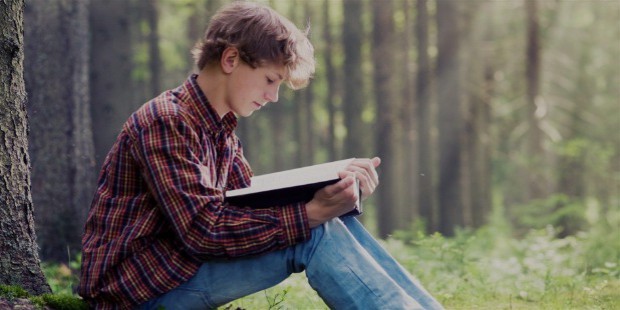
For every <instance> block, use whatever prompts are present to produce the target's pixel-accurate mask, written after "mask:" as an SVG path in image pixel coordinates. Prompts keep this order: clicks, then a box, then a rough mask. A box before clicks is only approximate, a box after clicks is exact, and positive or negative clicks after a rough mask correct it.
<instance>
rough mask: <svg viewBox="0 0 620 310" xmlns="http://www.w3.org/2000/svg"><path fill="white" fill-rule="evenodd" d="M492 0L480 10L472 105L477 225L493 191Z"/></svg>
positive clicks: (486, 211) (483, 217)
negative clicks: (478, 76)
mask: <svg viewBox="0 0 620 310" xmlns="http://www.w3.org/2000/svg"><path fill="white" fill-rule="evenodd" d="M493 8H494V3H493V2H487V3H485V4H483V7H482V10H483V13H484V16H485V17H486V20H484V23H482V24H483V26H482V27H483V29H484V30H482V32H483V34H482V42H481V44H480V47H481V50H480V54H481V55H482V57H481V58H482V62H483V64H482V84H481V85H480V87H479V89H480V90H479V91H478V92H476V94H478V95H477V96H476V97H475V99H476V101H475V109H474V115H475V119H474V130H475V132H476V134H475V137H476V140H475V146H474V147H473V152H474V155H473V157H474V162H473V163H472V165H473V168H472V172H473V179H472V195H471V196H472V197H471V198H472V204H473V214H472V218H473V221H474V222H473V225H474V227H480V226H482V225H483V224H484V223H486V218H487V217H488V216H489V215H490V213H491V209H492V207H491V204H492V192H491V187H492V185H491V177H492V166H491V161H492V158H491V145H492V141H491V129H492V128H491V115H492V113H491V112H492V107H493V105H492V103H493V102H492V100H493V97H494V95H495V66H496V64H495V59H496V57H495V49H494V42H495V32H494V28H493V21H494V19H495V18H496V17H495V15H494V14H493V11H492V9H493Z"/></svg>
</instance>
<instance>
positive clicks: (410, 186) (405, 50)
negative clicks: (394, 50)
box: [399, 0, 420, 224]
mask: <svg viewBox="0 0 620 310" xmlns="http://www.w3.org/2000/svg"><path fill="white" fill-rule="evenodd" d="M411 3H412V0H404V1H403V3H402V10H403V12H404V15H405V20H404V27H403V31H402V33H401V37H402V39H401V40H400V41H401V46H402V71H401V72H402V73H401V74H402V78H401V80H402V81H401V82H402V85H401V86H400V87H401V89H402V100H401V102H402V107H401V112H402V113H401V118H400V120H401V123H402V124H403V134H402V136H403V137H402V139H401V140H402V146H403V150H402V152H399V153H401V154H403V156H402V157H403V158H402V165H403V166H404V169H402V171H401V175H402V179H403V180H404V182H401V183H402V188H401V192H402V196H403V198H404V199H405V201H404V202H403V207H404V210H403V211H404V214H402V218H403V220H404V222H405V224H407V223H411V221H413V220H414V219H417V218H418V217H419V215H420V208H419V204H418V202H419V201H418V196H419V194H420V192H419V188H420V187H419V185H418V177H417V175H418V173H417V171H418V164H419V152H418V150H419V149H420V146H419V145H418V133H417V128H416V124H417V123H418V118H417V116H416V113H415V111H416V108H417V106H416V103H417V102H416V100H415V96H414V90H415V85H414V82H413V78H412V77H413V71H414V70H413V65H412V62H411V58H410V51H411V38H412V37H413V34H412V33H413V31H412V30H413V29H412V28H413V27H412V25H413V23H412V17H411Z"/></svg>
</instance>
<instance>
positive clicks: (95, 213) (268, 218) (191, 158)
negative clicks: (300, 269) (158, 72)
mask: <svg viewBox="0 0 620 310" xmlns="http://www.w3.org/2000/svg"><path fill="white" fill-rule="evenodd" d="M236 124H237V119H236V117H235V116H234V115H233V114H232V113H229V114H227V115H226V116H225V117H223V118H222V119H221V118H220V117H219V115H218V114H217V113H216V112H215V110H214V109H213V108H212V107H211V106H210V104H209V103H208V102H207V99H206V97H205V95H204V94H203V93H202V91H201V90H200V88H199V87H198V84H197V83H196V76H195V75H192V76H191V77H189V78H188V80H187V81H186V82H185V83H184V84H183V85H181V86H179V87H178V88H176V89H174V90H170V91H167V92H164V93H162V94H161V95H159V96H158V97H156V98H155V99H153V100H151V101H150V102H148V103H146V104H145V105H143V106H142V107H141V108H140V109H139V110H138V111H136V112H135V113H133V114H132V115H131V117H130V118H129V119H128V120H127V122H126V123H125V124H124V126H123V128H122V131H121V133H120V134H119V136H118V139H117V140H116V143H115V144H114V146H113V147H112V149H111V151H110V153H109V154H108V156H107V158H106V160H105V162H104V164H103V167H102V170H101V173H100V175H99V181H98V188H97V191H96V193H95V196H94V198H93V201H92V205H91V210H90V212H89V216H88V219H87V222H86V225H85V230H84V236H83V239H82V245H83V253H82V271H81V278H80V284H79V288H78V292H79V294H80V295H81V296H83V297H84V298H85V299H86V300H87V301H88V302H89V304H90V305H91V306H92V307H94V308H97V309H125V308H131V307H133V306H135V305H138V304H140V303H143V302H145V301H147V300H149V299H151V298H154V297H156V296H158V295H160V294H163V293H165V292H167V291H169V290H171V289H173V288H175V287H177V286H178V285H180V284H181V283H183V282H185V281H187V280H188V279H189V278H191V277H192V276H193V275H194V274H195V273H196V271H197V270H198V268H199V267H200V266H201V264H203V263H204V262H208V261H209V260H213V259H227V258H234V257H240V256H246V255H254V254H260V253H265V252H268V251H274V250H279V249H283V248H286V247H289V246H291V245H293V244H296V243H299V242H303V241H306V240H308V239H309V238H310V229H309V226H308V221H307V217H306V212H305V208H303V206H302V205H299V204H295V205H288V206H274V207H273V208H266V209H250V208H244V207H242V206H231V205H228V204H227V203H225V202H224V193H225V191H226V190H227V189H236V188H241V187H246V186H249V182H250V177H251V176H252V172H251V169H250V167H249V165H248V163H247V161H246V160H245V158H244V157H243V152H242V148H241V144H240V142H239V139H238V138H237V136H236V135H235V134H234V132H233V130H234V128H235V127H236Z"/></svg>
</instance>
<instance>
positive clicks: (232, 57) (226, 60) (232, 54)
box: [220, 47, 239, 74]
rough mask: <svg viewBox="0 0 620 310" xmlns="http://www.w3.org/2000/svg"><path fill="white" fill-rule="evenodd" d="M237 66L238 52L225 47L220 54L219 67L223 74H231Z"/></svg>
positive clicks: (233, 48) (235, 49) (232, 48)
mask: <svg viewBox="0 0 620 310" xmlns="http://www.w3.org/2000/svg"><path fill="white" fill-rule="evenodd" d="M238 64H239V50H238V49H237V48H235V47H227V48H226V49H225V50H224V52H222V58H221V59H220V66H221V67H222V71H224V73H227V74H228V73H231V72H232V71H233V70H234V69H235V67H237V65H238Z"/></svg>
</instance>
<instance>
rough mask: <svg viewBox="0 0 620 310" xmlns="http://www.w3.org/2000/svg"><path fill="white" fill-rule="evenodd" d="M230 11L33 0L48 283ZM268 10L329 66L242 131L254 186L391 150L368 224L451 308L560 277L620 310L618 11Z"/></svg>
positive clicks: (534, 0)
mask: <svg viewBox="0 0 620 310" xmlns="http://www.w3.org/2000/svg"><path fill="white" fill-rule="evenodd" d="M226 2H227V1H223V0H220V1H218V0H127V1H121V0H114V1H97V0H91V1H79V0H31V1H26V9H25V14H24V27H25V33H24V43H25V58H24V70H25V71H24V72H25V82H26V90H27V93H28V101H27V113H28V122H29V126H30V131H29V137H28V142H29V156H30V161H31V167H32V170H31V180H32V183H31V193H32V200H33V205H34V217H35V221H36V233H37V237H38V239H37V241H38V244H39V247H40V256H41V258H42V260H43V261H45V262H46V264H51V265H50V266H54V267H53V268H52V269H53V270H54V271H53V272H56V271H58V269H57V267H58V266H65V267H66V266H72V265H75V262H74V261H75V260H76V259H79V249H80V237H81V233H82V227H83V223H84V220H85V216H86V213H87V212H88V206H89V204H90V199H91V198H92V194H93V192H94V188H95V186H96V178H97V174H98V170H99V167H100V165H101V163H102V161H103V158H104V157H105V155H106V153H107V151H108V150H109V148H110V147H111V145H112V143H113V142H114V140H115V138H116V135H117V134H118V132H119V130H120V128H121V126H122V123H123V122H124V120H125V119H126V118H127V117H128V116H129V114H130V113H131V112H132V111H134V110H135V109H137V108H138V107H139V106H140V105H142V104H143V103H144V102H146V101H147V100H148V99H150V98H152V97H154V96H155V95H157V94H159V93H161V92H162V91H164V90H166V89H170V88H173V87H176V86H177V85H179V84H180V83H181V82H182V81H183V80H184V79H185V78H187V76H188V75H189V74H190V73H191V72H192V71H193V62H192V59H191V55H190V53H189V51H190V49H191V48H192V46H193V45H194V44H195V42H196V40H197V39H198V38H200V37H201V35H202V33H203V30H204V28H205V26H206V24H207V22H208V19H209V16H211V15H212V14H213V13H214V11H215V10H216V9H217V8H218V7H220V6H221V5H222V4H224V3H226ZM262 3H265V4H268V5H270V6H271V7H273V8H275V9H276V10H277V11H279V12H281V13H282V14H283V15H285V16H287V17H289V18H290V19H291V20H293V21H294V22H295V23H296V24H297V25H299V26H300V27H306V26H308V25H309V26H310V28H309V29H310V39H311V41H312V42H313V44H314V45H315V48H316V58H317V64H318V67H317V72H316V75H315V77H314V80H313V82H312V83H311V84H310V86H309V87H308V88H306V89H304V90H301V91H296V92H293V91H290V90H285V89H282V91H281V94H280V100H279V102H278V103H275V104H270V105H268V106H267V108H266V109H262V110H261V111H260V112H259V113H256V114H255V115H253V116H252V117H250V118H246V119H241V120H240V126H239V128H238V130H237V132H238V135H239V136H240V137H241V139H242V141H243V143H244V150H245V153H246V157H247V158H248V160H249V162H250V163H251V165H252V167H253V168H254V171H255V173H256V174H261V173H267V172H271V171H277V170H283V169H289V168H294V167H299V166H304V165H309V164H314V163H320V162H324V161H329V160H336V159H341V158H348V157H370V156H380V157H381V158H382V162H383V163H382V165H381V167H380V169H379V173H380V176H381V185H380V187H379V189H378V192H377V194H376V195H375V197H373V198H372V199H371V201H370V202H369V203H368V204H367V207H366V208H365V209H366V213H365V214H364V215H363V216H362V217H361V220H362V221H364V222H365V224H366V225H367V226H368V227H369V229H370V230H371V231H372V232H373V234H375V235H377V236H378V237H381V238H383V239H385V240H386V246H388V247H389V248H390V249H392V250H393V253H395V255H397V256H398V257H400V258H401V259H402V260H403V261H404V262H409V264H407V263H405V264H406V265H408V266H409V267H410V268H411V269H413V270H417V272H418V274H419V276H420V278H421V279H422V280H423V282H425V283H427V282H431V284H429V287H430V289H431V291H433V292H434V293H437V294H438V295H439V298H440V299H441V300H442V301H443V302H446V303H447V304H448V305H450V304H452V305H464V304H465V305H466V304H467V302H464V301H463V300H461V299H460V298H465V297H463V296H464V294H465V293H463V292H468V291H469V290H470V289H471V288H478V289H480V288H481V287H487V288H488V291H487V293H488V294H489V295H485V296H486V297H488V296H498V295H499V296H510V300H511V302H512V298H513V297H514V298H516V299H520V300H522V301H524V302H538V303H540V302H541V301H543V300H544V299H545V298H546V297H545V296H547V295H546V294H548V293H549V292H550V291H552V290H553V288H554V283H555V284H556V285H557V287H556V289H557V290H559V291H562V292H564V291H566V292H570V294H571V295H570V296H582V297H583V298H584V301H582V302H583V303H584V304H586V305H589V306H592V307H594V308H596V307H598V306H600V307H602V308H605V307H607V306H608V305H610V304H612V305H617V304H619V303H620V301H619V299H620V297H619V296H618V293H617V291H618V288H619V287H620V284H619V283H620V280H619V278H620V267H619V264H620V228H619V226H620V197H619V192H620V87H619V86H618V85H620V22H619V21H620V3H619V2H618V1H613V0H609V1H607V0H591V1H586V0H584V1H579V0H504V1H491V0H461V1H457V0H374V1H370V0H290V1H285V0H272V1H262ZM70 262H72V263H70ZM58 263H61V264H62V265H58ZM485 268H487V269H488V270H487V271H484V270H485ZM491 271H492V272H491ZM65 272H66V271H65ZM68 272H69V274H70V275H71V274H73V275H74V273H75V266H74V267H73V270H71V268H69V270H68ZM441 272H443V273H441ZM492 273H495V275H493V274H492ZM439 274H442V275H441V276H440V275H439ZM442 277H443V278H442ZM441 279H444V280H446V281H444V283H443V284H441V283H435V282H441V281H440V280H441ZM447 279H450V280H447ZM455 279H456V280H455ZM549 279H555V280H557V281H559V282H553V281H550V280H549ZM558 279H561V280H558ZM52 280H53V279H52ZM476 281H478V282H476ZM474 282H475V283H474ZM558 283H560V284H558ZM74 284H75V283H73V284H72V285H74ZM464 287H470V289H464ZM493 289H495V290H493ZM575 290H577V291H578V292H579V293H577V295H575ZM588 290H593V291H599V292H603V293H602V295H600V296H598V295H597V296H598V297H597V298H594V299H590V298H589V297H588V296H590V295H588V294H590V293H589V291H588ZM458 292H461V293H458ZM459 294H463V295H459ZM276 296H277V294H276ZM289 296H290V295H289ZM455 296H456V297H455ZM459 296H460V297H459ZM555 296H556V299H557V300H562V299H564V297H565V295H563V294H559V295H555ZM590 297H591V296H590ZM574 298H577V299H578V298H579V297H574ZM269 302H270V305H271V304H272V303H273V302H274V300H273V299H272V300H270V301H269ZM563 302H566V300H564V301H563ZM470 303H471V305H474V304H476V302H475V301H471V300H470ZM577 304H579V303H578V302H577ZM579 305H581V304H579Z"/></svg>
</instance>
